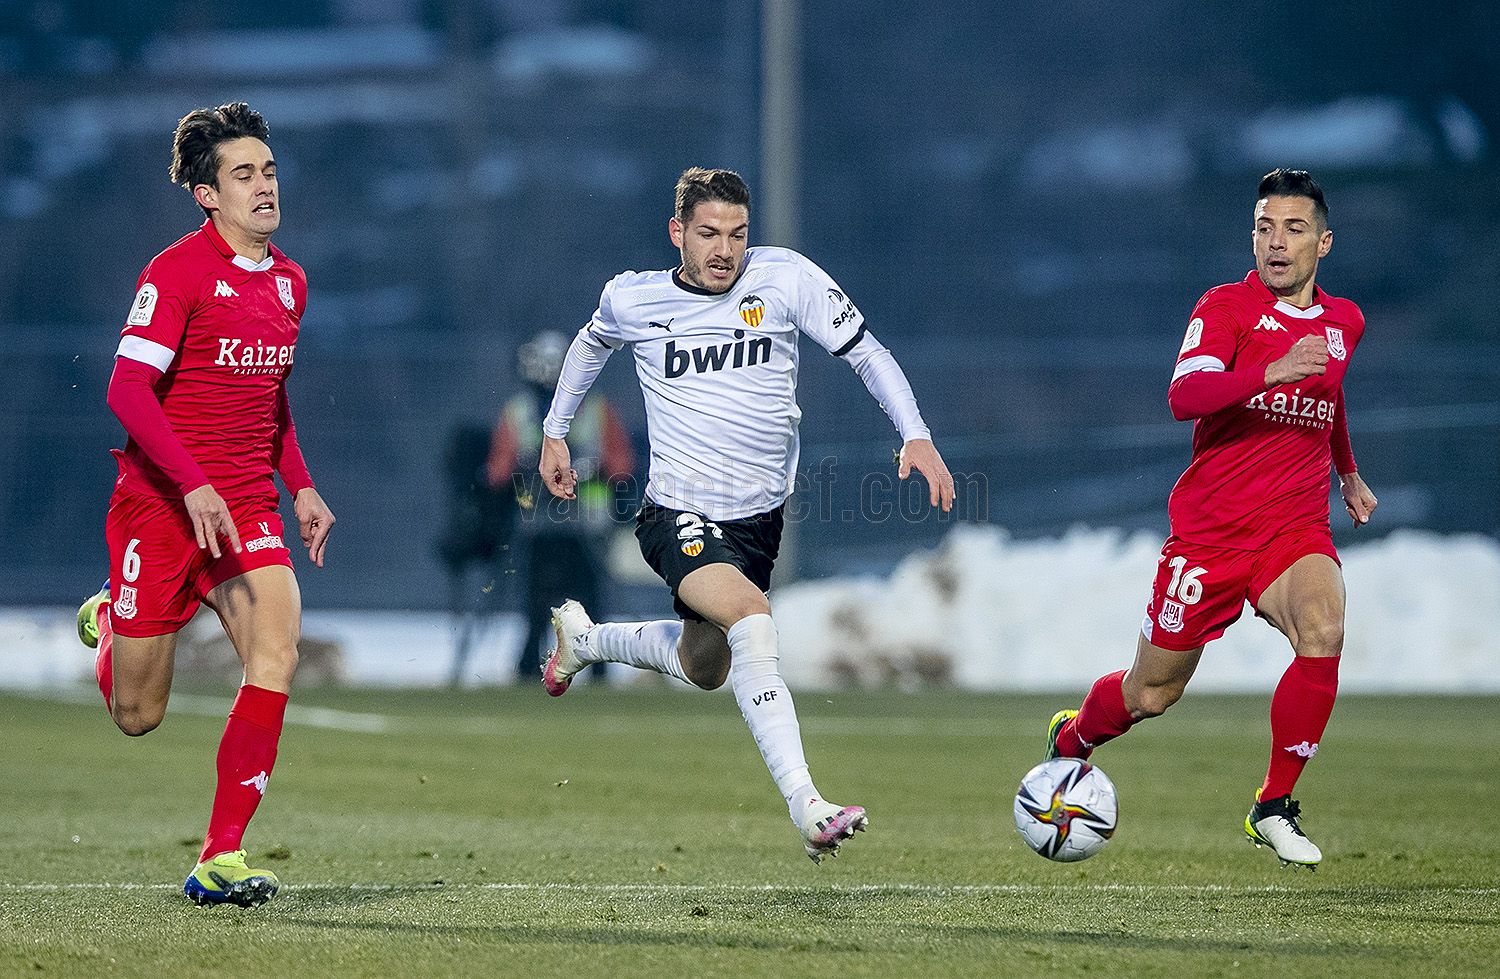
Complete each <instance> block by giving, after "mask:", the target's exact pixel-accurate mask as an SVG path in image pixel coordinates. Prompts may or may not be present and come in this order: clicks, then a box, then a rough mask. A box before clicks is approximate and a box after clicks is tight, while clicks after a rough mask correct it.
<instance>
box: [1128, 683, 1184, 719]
mask: <svg viewBox="0 0 1500 979" xmlns="http://www.w3.org/2000/svg"><path fill="white" fill-rule="evenodd" d="M1182 690H1183V688H1182V687H1179V686H1175V685H1172V686H1163V687H1143V688H1141V692H1140V696H1139V697H1138V698H1137V703H1136V704H1135V706H1134V709H1132V710H1131V714H1132V715H1134V716H1135V718H1136V720H1141V719H1143V718H1147V717H1160V716H1161V715H1163V714H1165V713H1166V712H1167V709H1168V708H1169V707H1171V706H1172V705H1173V704H1175V703H1177V701H1179V700H1181V699H1182Z"/></svg>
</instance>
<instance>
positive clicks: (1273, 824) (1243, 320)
mask: <svg viewBox="0 0 1500 979" xmlns="http://www.w3.org/2000/svg"><path fill="white" fill-rule="evenodd" d="M1256 198H1257V199H1256V204H1255V212H1254V224H1253V230H1252V232H1251V245H1252V248H1253V251H1254V255H1255V269H1254V270H1253V271H1251V272H1250V273H1249V274H1248V275H1247V276H1245V278H1244V280H1243V281H1241V282H1234V283H1230V284H1228V285H1221V286H1216V287H1215V288H1213V289H1210V290H1209V291H1208V292H1206V293H1205V294H1204V295H1203V297H1202V298H1201V299H1199V300H1198V305H1197V306H1195V307H1194V309H1193V313H1192V316H1191V318H1190V319H1189V321H1188V326H1187V334H1186V336H1185V337H1184V339H1183V342H1182V348H1181V349H1180V350H1179V352H1178V354H1177V366H1176V369H1175V371H1174V372H1173V374H1172V382H1171V385H1170V387H1169V388H1168V389H1167V399H1168V401H1169V403H1170V406H1171V409H1172V414H1173V415H1174V416H1175V417H1176V418H1177V419H1178V420H1179V421H1186V420H1188V419H1193V420H1194V424H1193V458H1192V462H1191V463H1190V464H1189V465H1188V468H1187V471H1186V472H1185V473H1183V474H1182V477H1181V478H1180V479H1179V480H1178V481H1177V485H1176V486H1175V487H1174V488H1173V490H1172V495H1171V499H1170V500H1169V501H1168V511H1169V513H1170V516H1171V522H1172V536H1170V537H1169V538H1168V539H1167V542H1166V544H1165V545H1164V546H1163V547H1162V553H1161V557H1160V559H1159V560H1158V562H1157V573H1156V580H1155V582H1154V585H1153V590H1152V594H1151V600H1150V603H1149V604H1148V605H1147V607H1146V617H1145V621H1144V622H1143V623H1142V625H1141V634H1140V636H1139V637H1138V639H1137V640H1136V654H1135V663H1134V665H1132V666H1131V667H1130V669H1129V670H1121V671H1120V672H1118V673H1111V674H1109V675H1108V676H1105V677H1101V678H1100V679H1099V680H1098V681H1097V682H1095V683H1094V685H1093V688H1092V689H1091V690H1090V691H1089V693H1088V696H1087V697H1086V698H1084V701H1083V706H1082V707H1081V708H1080V709H1079V710H1076V711H1075V710H1063V711H1058V712H1057V714H1055V715H1054V716H1053V718H1052V721H1051V724H1050V725H1049V727H1048V732H1047V756H1048V757H1049V758H1057V757H1063V758H1088V757H1089V756H1090V754H1091V753H1092V752H1093V750H1094V749H1095V748H1097V747H1098V746H1099V745H1102V744H1104V743H1105V742H1106V741H1110V740H1112V739H1114V738H1117V737H1119V736H1120V735H1122V734H1124V733H1125V732H1126V731H1128V730H1129V729H1130V728H1131V727H1132V726H1133V725H1134V724H1136V723H1137V722H1138V721H1141V720H1144V719H1146V718H1148V717H1156V716H1158V715H1160V714H1162V713H1163V712H1165V711H1166V710H1167V708H1169V707H1171V706H1172V704H1174V703H1176V702H1177V700H1178V699H1179V698H1180V697H1181V696H1182V693H1183V690H1184V689H1185V688H1186V686H1187V683H1188V680H1190V679H1191V678H1192V676H1193V671H1194V670H1195V669H1196V668H1197V666H1198V660H1199V658H1200V657H1201V656H1202V654H1203V647H1204V646H1205V645H1207V644H1208V643H1210V642H1212V641H1213V640H1215V639H1217V638H1219V637H1220V636H1222V635H1223V634H1224V630H1225V629H1227V628H1228V627H1229V626H1230V625H1231V624H1232V623H1233V622H1234V621H1235V620H1236V619H1238V618H1239V616H1240V613H1241V612H1242V610H1243V609H1244V605H1245V602H1246V601H1247V600H1248V601H1249V602H1250V605H1251V607H1252V608H1254V609H1255V614H1256V615H1258V616H1260V617H1262V618H1264V619H1266V620H1267V621H1268V622H1270V623H1271V624H1272V625H1273V626H1275V627H1276V628H1277V629H1278V630H1280V631H1281V632H1282V633H1283V634H1284V635H1285V636H1286V637H1287V639H1288V640H1290V641H1291V644H1292V648H1293V651H1294V653H1295V655H1294V657H1293V659H1292V664H1291V666H1290V667H1288V668H1287V671H1286V674H1285V675H1284V676H1283V677H1282V679H1281V682H1280V683H1279V684H1278V685H1277V687H1276V692H1275V693H1274V694H1273V695H1272V697H1271V759H1270V763H1269V765H1268V766H1267V769H1266V777H1265V780H1264V781H1263V782H1262V784H1261V787H1260V788H1259V789H1258V790H1256V793H1255V804H1254V805H1253V806H1252V807H1251V810H1250V813H1249V815H1247V816H1246V817H1245V823H1244V829H1245V834H1246V835H1247V836H1248V837H1249V839H1250V841H1251V842H1252V843H1254V844H1255V845H1256V846H1257V847H1259V846H1261V845H1265V846H1269V847H1271V849H1272V850H1273V851H1275V853H1276V855H1277V856H1278V857H1280V858H1281V860H1282V863H1283V864H1284V865H1289V866H1303V867H1316V866H1317V865H1318V863H1319V862H1320V861H1321V860H1322V858H1323V855H1322V851H1320V850H1319V849H1318V847H1317V846H1316V845H1315V844H1314V843H1313V842H1312V841H1311V840H1309V839H1308V838H1307V836H1306V834H1305V833H1304V832H1303V831H1302V827H1301V824H1300V822H1299V817H1300V815H1301V809H1300V806H1299V805H1298V803H1297V802H1296V801H1295V800H1293V799H1292V795H1291V794H1292V789H1293V787H1294V786H1295V785H1296V783H1297V778H1298V776H1299V775H1300V774H1301V773H1302V769H1303V767H1304V766H1305V765H1306V764H1307V763H1308V762H1309V761H1310V760H1312V758H1313V756H1314V755H1316V754H1317V752H1318V745H1319V741H1320V739H1321V738H1322V736H1323V730H1324V728H1325V727H1326V726H1327V724H1328V718H1329V716H1330V715H1331V714H1332V712H1333V703H1334V699H1335V697H1336V695H1337V692H1338V668H1339V654H1340V653H1341V652H1342V650H1343V643H1344V579H1343V574H1342V572H1341V571H1340V566H1339V560H1338V552H1337V551H1336V550H1334V547H1333V538H1332V534H1331V530H1330V528H1329V506H1328V496H1329V493H1328V487H1329V479H1330V470H1333V471H1334V472H1335V473H1336V474H1337V476H1338V480H1339V488H1340V491H1341V493H1342V495H1343V498H1344V505H1345V509H1346V510H1347V511H1348V513H1349V516H1350V518H1351V519H1352V520H1353V521H1354V526H1356V527H1358V526H1360V525H1361V524H1364V523H1367V522H1368V521H1369V519H1370V515H1371V514H1372V513H1373V512H1374V511H1375V505H1376V499H1375V496H1374V494H1373V493H1371V492H1370V489H1369V487H1368V486H1366V485H1365V482H1364V479H1363V477H1361V476H1360V475H1359V472H1358V469H1357V467H1356V466H1355V462H1354V450H1353V447H1352V446H1351V444H1350V441H1349V421H1348V413H1347V411H1346V410H1345V407H1344V390H1343V381H1344V373H1345V371H1346V369H1347V368H1348V366H1349V360H1350V358H1351V357H1353V356H1354V350H1355V348H1356V347H1357V346H1358V345H1359V342H1360V340H1361V339H1362V338H1363V337H1364V332H1365V318H1364V314H1363V313H1361V312H1360V310H1359V307H1358V306H1356V305H1355V304H1354V303H1352V302H1350V301H1349V300H1347V299H1340V298H1338V297H1335V296H1330V295H1328V294H1327V293H1326V292H1324V291H1323V290H1322V289H1320V288H1318V286H1317V284H1316V283H1315V281H1314V280H1315V278H1316V275H1317V271H1318V262H1319V260H1320V259H1322V258H1324V257H1325V256H1327V254H1328V252H1329V250H1330V249H1331V248H1332V247H1333V232H1332V231H1331V230H1329V227H1328V204H1327V201H1326V199H1325V197H1324V194H1323V190H1322V188H1321V187H1319V186H1318V184H1317V183H1316V182H1315V181H1314V180H1313V179H1312V177H1311V176H1309V175H1308V174H1307V172H1306V171H1303V170H1273V171H1272V172H1270V173H1268V174H1266V176H1265V177H1263V178H1262V179H1261V182H1260V185H1259V187H1258V189H1257V194H1256Z"/></svg>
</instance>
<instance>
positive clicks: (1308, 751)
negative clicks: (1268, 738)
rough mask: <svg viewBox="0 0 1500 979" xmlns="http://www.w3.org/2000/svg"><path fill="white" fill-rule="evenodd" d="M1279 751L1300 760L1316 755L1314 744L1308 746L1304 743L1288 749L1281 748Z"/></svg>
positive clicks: (1315, 745)
mask: <svg viewBox="0 0 1500 979" xmlns="http://www.w3.org/2000/svg"><path fill="white" fill-rule="evenodd" d="M1281 750H1282V751H1289V752H1291V753H1292V754H1294V755H1297V756H1298V757H1300V758H1311V757H1312V756H1313V755H1316V754H1317V753H1318V746H1317V744H1316V743H1314V744H1308V743H1307V742H1306V741H1304V742H1302V743H1301V744H1294V745H1292V746H1291V747H1290V748H1282V749H1281Z"/></svg>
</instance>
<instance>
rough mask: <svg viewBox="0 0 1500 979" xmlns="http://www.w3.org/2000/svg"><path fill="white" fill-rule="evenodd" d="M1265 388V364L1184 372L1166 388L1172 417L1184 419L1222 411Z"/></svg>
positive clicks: (1183, 420)
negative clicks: (1232, 368)
mask: <svg viewBox="0 0 1500 979" xmlns="http://www.w3.org/2000/svg"><path fill="white" fill-rule="evenodd" d="M1264 390H1266V369H1265V368H1264V367H1262V366H1258V365H1257V366H1255V367H1245V368H1242V369H1240V370H1237V371H1213V370H1200V371H1193V372H1192V373H1191V374H1184V375H1182V376H1181V377H1179V378H1178V379H1177V380H1175V381H1173V382H1172V384H1171V386H1170V387H1168V388H1167V404H1168V405H1169V406H1170V407H1171V409H1172V417H1173V418H1175V419H1177V420H1178V421H1180V422H1185V421H1187V420H1188V419H1190V418H1202V417H1204V416H1205V415H1212V414H1213V413H1214V412H1216V411H1223V410H1224V409H1225V408H1228V407H1229V406H1230V405H1233V404H1239V403H1240V402H1241V401H1245V400H1248V399H1249V398H1252V397H1254V396H1255V395H1257V394H1260V393H1261V392H1262V391H1264Z"/></svg>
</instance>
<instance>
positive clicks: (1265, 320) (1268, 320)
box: [1255, 313, 1287, 333]
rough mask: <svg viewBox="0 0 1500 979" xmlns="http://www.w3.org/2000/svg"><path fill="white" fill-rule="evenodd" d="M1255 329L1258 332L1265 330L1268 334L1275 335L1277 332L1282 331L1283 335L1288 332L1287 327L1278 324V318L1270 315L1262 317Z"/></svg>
mask: <svg viewBox="0 0 1500 979" xmlns="http://www.w3.org/2000/svg"><path fill="white" fill-rule="evenodd" d="M1255 328H1256V329H1257V330H1265V331H1266V332H1267V333H1275V332H1276V331H1277V330H1280V331H1281V332H1282V333H1285V332H1286V331H1287V330H1286V327H1284V326H1282V325H1281V324H1280V323H1279V322H1277V320H1276V317H1274V316H1272V315H1271V314H1270V313H1267V314H1265V315H1264V316H1262V317H1261V318H1260V322H1259V323H1257V324H1255Z"/></svg>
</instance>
